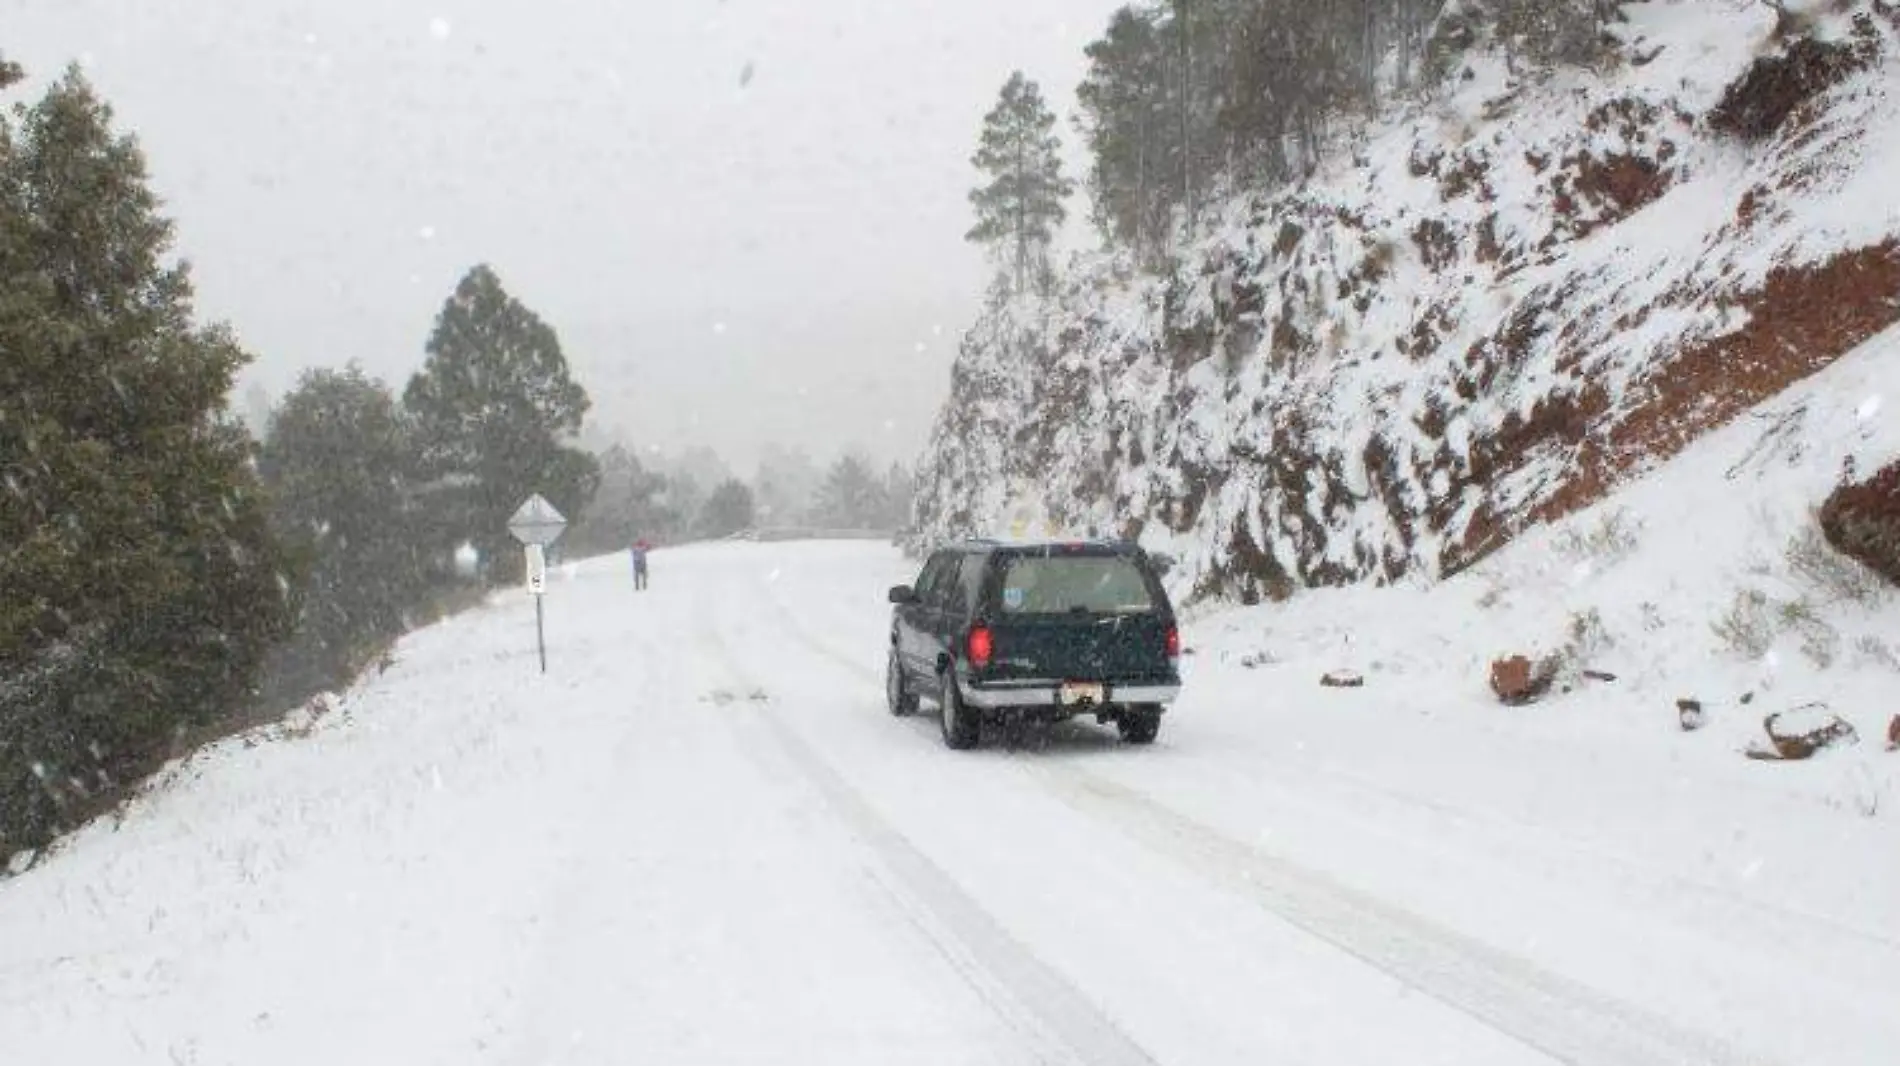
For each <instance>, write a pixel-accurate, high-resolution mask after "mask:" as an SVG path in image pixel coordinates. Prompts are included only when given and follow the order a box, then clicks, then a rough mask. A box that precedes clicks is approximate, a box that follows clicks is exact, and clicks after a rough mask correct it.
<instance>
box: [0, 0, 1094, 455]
mask: <svg viewBox="0 0 1900 1066" xmlns="http://www.w3.org/2000/svg"><path fill="white" fill-rule="evenodd" d="M1119 2H1120V0H669V2H656V0H534V2H529V0H429V2H420V3H419V2H413V0H322V2H310V0H0V12H4V16H3V17H0V51H3V52H5V53H6V54H8V55H10V56H12V57H13V58H15V59H17V60H19V61H21V62H22V63H24V64H26V65H27V66H28V68H29V70H30V72H31V73H33V74H35V75H37V76H42V77H43V76H48V75H51V74H53V73H56V72H57V71H58V69H59V68H60V67H62V66H64V64H65V63H67V62H69V61H71V60H74V59H78V60H80V61H81V62H82V63H83V64H84V65H85V67H86V69H87V71H88V73H89V75H90V76H91V77H92V78H93V80H94V81H95V82H96V83H97V84H98V85H99V86H100V87H101V89H102V90H103V91H104V92H105V93H106V95H107V96H108V97H109V98H110V99H111V101H112V102H113V104H114V106H115V107H116V108H117V110H118V112H119V117H120V120H121V124H122V125H123V126H125V127H127V128H130V129H132V130H133V131H135V132H136V133H137V134H138V135H139V137H140V138H141V140H142V142H143V143H144V146H145V148H146V152H147V155H148V156H149V157H150V163H151V167H152V171H153V176H154V180H155V182H156V184H157V186H158V189H159V191H160V193H161V194H162V195H163V196H164V197H165V198H166V199H167V201H168V209H169V211H170V213H171V214H172V215H173V216H174V217H175V218H176V219H177V220H178V223H179V246H180V250H181V251H182V252H183V253H184V254H185V255H187V256H188V257H189V258H190V259H191V260H192V262H193V264H194V267H195V269H196V272H197V279H198V289H199V305H200V310H201V311H202V312H203V313H205V314H206V315H208V316H211V317H216V318H222V319H226V320H228V321H230V322H231V323H232V324H233V325H234V326H235V327H236V328H237V329H238V331H239V332H240V333H241V335H242V336H243V338H244V341H245V343H246V345H247V346H248V347H249V348H250V349H251V350H252V351H254V352H255V353H256V354H257V356H258V363H257V365H256V366H255V367H254V368H253V369H252V370H251V371H250V372H249V373H248V374H247V376H246V379H245V382H246V384H249V383H250V382H261V383H262V384H263V385H264V386H265V387H266V388H268V389H269V390H270V392H271V393H272V394H273V395H275V394H279V393H281V392H282V391H283V390H284V389H286V388H288V387H289V386H290V384H291V383H293V382H294V381H295V379H296V376H297V374H298V372H299V371H300V370H301V369H303V368H305V367H308V366H317V365H341V364H342V363H344V362H346V361H348V360H350V359H357V360H360V361H361V362H362V363H363V364H364V365H365V366H366V367H368V368H369V369H370V370H371V371H373V372H374V373H376V374H378V375H380V376H383V377H385V378H386V379H388V380H389V381H390V382H391V383H392V384H393V385H395V386H396V387H398V388H400V387H401V384H402V382H403V381H404V380H406V379H407V377H408V375H409V374H410V373H411V372H412V371H413V370H414V369H415V368H416V367H417V366H419V365H420V363H421V360H422V348H423V344H424V341H425V340H426V338H427V335H428V332H429V327H430V323H431V321H432V319H433V317H434V315H435V312H436V310H437V309H438V307H439V306H440V304H441V302H442V300H443V299H444V298H445V297H446V296H447V295H448V293H449V292H450V291H451V290H452V289H453V287H454V284H455V282H456V280H457V279H458V278H459V276H460V275H461V273H462V272H463V271H464V270H465V269H466V268H467V267H469V266H470V265H472V264H474V263H476V262H482V261H486V262H490V263H492V264H494V265H495V267H496V268H497V269H498V270H499V271H500V272H501V274H502V277H503V279H504V281H505V282H506V283H507V284H508V285H509V286H510V288H511V289H512V290H513V291H514V292H515V294H516V295H517V296H519V297H521V298H522V299H523V300H525V301H526V302H527V303H528V304H529V305H530V306H532V307H534V308H535V309H536V310H537V311H539V312H540V313H541V314H542V315H543V316H544V317H545V318H547V319H548V320H549V321H550V322H551V323H552V324H553V325H554V326H555V328H556V329H557V330H559V331H560V334H561V337H562V340H563V342H564V344H565V346H566V348H567V352H568V357H569V359H570V361H571V362H572V363H573V365H574V367H575V369H576V372H577V373H578V374H579V375H580V377H581V379H582V381H583V382H584V384H585V385H586V386H587V388H588V390H589V392H590V393H591V394H592V395H593V398H594V402H595V419H596V421H598V422H599V423H600V424H601V425H602V426H603V427H606V428H611V429H614V430H616V431H618V432H619V433H620V434H621V435H623V436H625V437H627V438H629V439H631V440H633V441H635V442H637V443H640V444H643V445H646V444H652V443H656V442H657V443H664V444H667V445H669V446H677V447H684V446H686V445H690V444H708V445H711V446H713V447H715V448H717V449H718V450H720V451H721V452H722V453H724V454H727V455H728V456H730V458H731V459H732V460H733V461H734V462H735V465H737V466H739V467H740V468H741V469H747V470H749V469H750V466H751V463H752V461H753V457H754V455H755V453H756V449H757V448H758V447H759V446H761V445H763V444H766V443H768V442H778V443H784V444H802V445H804V446H805V447H807V448H808V449H809V450H811V451H812V452H814V453H816V454H817V455H819V456H820V457H821V458H822V457H825V456H827V455H829V454H831V453H833V452H835V451H836V450H838V449H839V448H842V447H846V446H850V445H854V444H860V445H863V446H864V447H865V448H867V449H868V450H870V451H871V452H872V453H873V454H874V455H876V456H878V457H879V458H882V459H891V458H903V459H909V458H911V457H912V456H913V455H914V453H915V451H916V449H917V448H918V447H919V446H920V445H921V444H922V441H923V437H924V434H925V432H926V430H927V426H928V422H929V420H930V419H931V418H932V417H933V416H934V414H935V411H936V407H937V404H938V402H939V401H940V400H941V399H942V397H943V395H944V393H945V392H946V391H947V385H948V368H949V363H950V359H951V357H952V355H953V353H954V349H955V342H956V337H957V334H958V332H959V331H960V330H961V328H962V327H963V326H964V325H965V324H966V323H967V322H968V321H969V319H970V318H971V317H972V316H973V314H974V312H975V309H976V305H977V302H978V300H979V298H980V294H981V291H982V289H983V286H984V282H985V279H986V278H987V276H988V268H987V267H986V266H985V264H984V263H983V261H982V260H981V258H980V256H979V255H978V253H977V252H976V250H975V249H972V248H970V247H969V246H967V245H965V244H964V243H963V240H962V236H963V233H964V232H965V231H966V230H967V229H968V227H969V223H970V219H969V211H968V207H967V204H966V201H965V199H964V197H965V194H966V193H967V191H968V189H969V188H970V186H971V185H972V184H973V183H974V180H975V176H974V174H973V172H972V171H971V170H970V169H969V164H968V159H969V156H970V153H971V150H972V148H973V146H974V144H975V138H976V134H977V126H978V123H979V122H980V120H981V118H982V115H983V113H984V112H985V111H986V110H988V108H989V107H990V105H991V104H992V103H993V101H994V97H995V94H996V91H997V90H998V89H999V88H1000V87H1001V86H1002V83H1003V81H1004V80H1005V78H1006V77H1007V76H1008V74H1009V72H1010V71H1011V70H1012V69H1015V68H1018V67H1020V68H1022V69H1023V70H1025V71H1026V72H1028V73H1029V74H1030V76H1031V77H1035V78H1037V79H1039V80H1040V81H1042V82H1043V84H1044V86H1045V89H1046V90H1047V91H1048V92H1049V94H1050V96H1051V98H1052V102H1054V103H1055V104H1056V106H1057V107H1058V109H1059V110H1061V111H1062V112H1063V113H1064V119H1065V126H1064V136H1065V138H1066V139H1068V140H1069V141H1071V142H1073V141H1074V140H1075V138H1074V135H1073V133H1072V132H1070V131H1069V130H1068V128H1067V125H1066V118H1067V111H1068V110H1069V108H1070V107H1071V102H1072V96H1073V89H1074V86H1075V83H1076V81H1077V80H1078V79H1079V78H1080V76H1081V73H1082V67H1083V57H1082V48H1083V46H1084V45H1085V44H1086V43H1087V42H1088V41H1089V40H1090V39H1092V38H1093V37H1094V36H1096V34H1097V33H1098V32H1099V31H1100V29H1101V27H1102V26H1103V25H1105V24H1106V22H1107V18H1108V15H1109V13H1110V12H1111V11H1112V10H1113V9H1114V8H1115V7H1117V6H1119ZM748 65H749V66H750V68H751V72H752V74H751V79H750V81H749V83H747V84H743V85H742V82H744V81H745V72H746V70H747V68H748ZM1071 150H1072V152H1073V144H1072V148H1071ZM1084 210H1085V205H1084V204H1082V203H1081V202H1077V203H1076V204H1074V205H1073V213H1076V214H1080V213H1082V212H1083V211H1084Z"/></svg>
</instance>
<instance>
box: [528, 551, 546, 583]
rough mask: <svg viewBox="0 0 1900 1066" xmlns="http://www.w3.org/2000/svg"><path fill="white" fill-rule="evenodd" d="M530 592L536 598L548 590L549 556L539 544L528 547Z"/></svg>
mask: <svg viewBox="0 0 1900 1066" xmlns="http://www.w3.org/2000/svg"><path fill="white" fill-rule="evenodd" d="M527 552H528V591H529V592H531V593H533V594H534V595H536V596H539V595H541V594H542V593H544V592H546V591H547V590H548V556H547V552H546V551H544V550H543V549H542V547H541V545H539V544H530V545H528V546H527Z"/></svg>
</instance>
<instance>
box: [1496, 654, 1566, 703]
mask: <svg viewBox="0 0 1900 1066" xmlns="http://www.w3.org/2000/svg"><path fill="white" fill-rule="evenodd" d="M1556 679H1557V671H1556V670H1555V669H1553V668H1552V666H1551V664H1550V663H1549V662H1548V661H1546V662H1542V663H1533V662H1531V661H1530V660H1529V659H1527V658H1525V657H1524V656H1522V655H1512V656H1508V657H1506V658H1503V659H1499V660H1497V661H1496V662H1493V663H1492V664H1491V691H1492V692H1495V693H1496V694H1497V697H1498V700H1499V701H1500V702H1502V703H1505V704H1507V705H1509V706H1512V707H1518V706H1522V705H1524V704H1526V703H1534V702H1536V701H1537V700H1538V699H1539V698H1540V697H1542V696H1543V695H1544V694H1545V693H1546V692H1549V691H1550V686H1551V684H1552V683H1553V682H1554V681H1556Z"/></svg>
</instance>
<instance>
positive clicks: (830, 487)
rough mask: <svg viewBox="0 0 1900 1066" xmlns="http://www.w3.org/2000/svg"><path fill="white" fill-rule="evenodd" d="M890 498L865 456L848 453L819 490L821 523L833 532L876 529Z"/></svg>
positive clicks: (835, 466) (831, 471)
mask: <svg viewBox="0 0 1900 1066" xmlns="http://www.w3.org/2000/svg"><path fill="white" fill-rule="evenodd" d="M889 499H890V497H889V495H888V492H887V489H886V486H885V485H884V484H883V483H881V482H880V481H879V480H878V477H877V474H876V472H875V471H873V469H872V468H871V464H870V463H869V462H868V461H867V460H865V459H864V457H862V456H860V455H856V454H846V455H844V456H843V457H841V458H840V459H839V460H838V461H837V462H836V463H834V464H832V467H831V470H830V471H829V472H827V473H826V475H825V483H824V485H822V486H820V488H819V490H818V516H819V520H820V522H821V523H822V524H823V525H825V526H827V527H829V528H831V529H873V528H876V527H878V526H879V525H882V524H883V522H884V519H885V517H886V515H887V513H888V503H889Z"/></svg>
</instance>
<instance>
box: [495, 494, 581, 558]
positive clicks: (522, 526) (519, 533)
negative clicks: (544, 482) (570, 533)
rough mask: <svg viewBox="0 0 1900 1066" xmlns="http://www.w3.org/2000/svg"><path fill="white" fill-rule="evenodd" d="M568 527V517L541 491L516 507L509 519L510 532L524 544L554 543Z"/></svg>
mask: <svg viewBox="0 0 1900 1066" xmlns="http://www.w3.org/2000/svg"><path fill="white" fill-rule="evenodd" d="M566 528H567V519H565V518H563V517H561V512H559V511H557V510H555V509H554V505H553V504H551V503H549V502H548V501H547V499H546V498H544V497H543V496H542V495H541V494H540V493H538V492H537V493H535V494H534V495H533V496H530V497H528V498H527V500H525V501H524V502H523V503H522V504H521V506H520V507H518V508H516V509H515V516H514V517H513V518H510V519H509V520H508V532H510V533H512V534H514V538H515V539H516V540H518V541H520V542H521V543H523V544H538V545H546V544H552V543H554V541H555V540H556V538H558V537H560V535H561V531H562V530H564V529H566Z"/></svg>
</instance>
